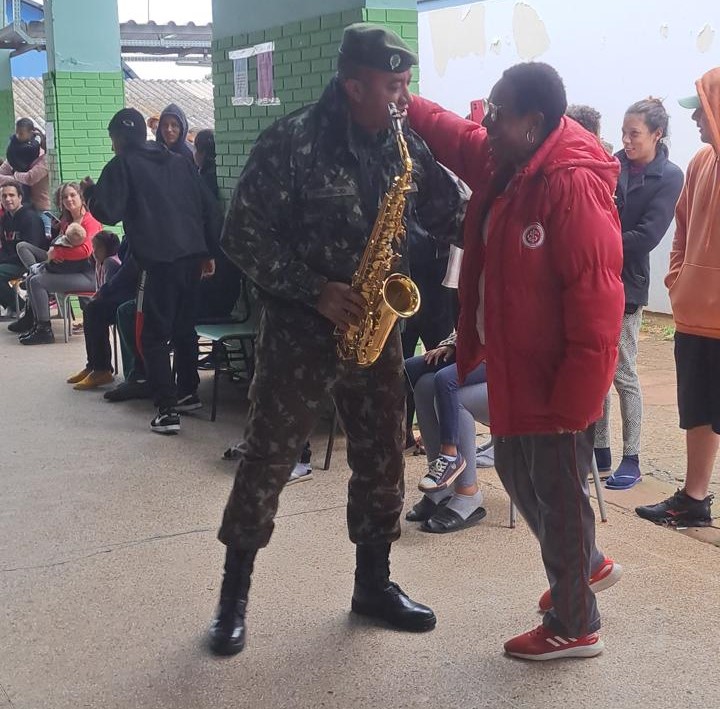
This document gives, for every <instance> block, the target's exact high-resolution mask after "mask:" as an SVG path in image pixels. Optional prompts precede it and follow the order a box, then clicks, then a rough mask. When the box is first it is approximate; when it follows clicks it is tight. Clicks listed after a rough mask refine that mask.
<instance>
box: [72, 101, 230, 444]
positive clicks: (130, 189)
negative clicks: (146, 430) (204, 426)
mask: <svg viewBox="0 0 720 709" xmlns="http://www.w3.org/2000/svg"><path fill="white" fill-rule="evenodd" d="M108 132H109V134H110V139H111V141H112V146H113V151H114V152H115V157H114V158H113V159H112V160H111V161H110V162H109V163H108V164H107V165H106V166H105V167H104V168H103V171H102V173H101V175H100V178H99V179H98V181H97V184H93V183H92V180H90V178H89V177H88V178H86V179H85V180H84V181H83V192H84V195H85V199H86V201H87V204H88V208H89V209H90V211H91V213H92V214H93V215H94V216H95V217H96V218H97V219H98V220H100V221H101V222H102V223H103V224H117V223H118V222H119V221H122V222H123V225H124V227H125V238H126V239H128V241H129V243H130V251H131V252H132V254H133V256H134V258H135V260H136V261H137V263H138V265H139V266H140V268H141V271H142V272H141V275H140V286H139V291H138V298H137V329H138V339H139V345H140V349H141V353H142V357H143V360H144V362H145V368H146V371H147V379H148V383H149V385H150V389H151V391H152V395H153V398H154V399H155V404H156V406H157V407H158V413H157V416H155V418H154V419H153V420H152V422H151V423H150V427H151V429H152V430H153V431H155V432H156V433H177V432H178V431H179V430H180V419H179V416H178V413H179V412H183V411H192V410H194V409H198V408H200V407H201V406H202V404H201V402H200V399H199V398H198V395H197V387H198V383H199V379H198V374H197V358H198V349H197V337H196V335H195V320H196V309H197V301H198V290H199V287H200V279H201V277H202V276H210V275H212V274H213V272H214V269H215V262H214V260H213V256H214V254H215V252H216V251H217V249H218V244H217V242H218V237H219V231H220V216H219V211H218V207H217V204H216V202H215V200H214V199H213V197H212V195H210V193H209V191H208V190H207V189H206V188H205V186H204V185H203V184H202V181H201V179H200V177H199V175H198V174H197V170H196V169H195V166H194V164H193V163H191V162H190V161H189V160H187V159H186V158H184V157H182V156H179V155H177V154H175V153H173V152H170V151H169V150H167V149H166V148H165V147H163V146H162V145H160V144H159V143H157V142H154V141H147V140H146V126H145V119H144V118H143V117H142V115H141V114H140V113H139V111H136V110H135V109H134V108H124V109H122V110H120V111H118V112H117V113H116V114H115V115H114V116H113V117H112V119H111V120H110V124H109V125H108ZM171 345H172V348H173V351H174V360H173V368H174V369H175V370H176V372H177V385H176V383H175V378H174V376H173V368H171V366H170V346H171Z"/></svg>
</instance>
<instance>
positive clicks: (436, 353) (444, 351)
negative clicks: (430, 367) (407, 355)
mask: <svg viewBox="0 0 720 709" xmlns="http://www.w3.org/2000/svg"><path fill="white" fill-rule="evenodd" d="M454 354H455V348H454V347H453V346H452V345H443V346H442V347H436V348H435V349H434V350H429V351H428V352H426V353H425V361H426V362H427V363H428V364H440V362H447V361H448V359H450V357H452V356H453V355H454Z"/></svg>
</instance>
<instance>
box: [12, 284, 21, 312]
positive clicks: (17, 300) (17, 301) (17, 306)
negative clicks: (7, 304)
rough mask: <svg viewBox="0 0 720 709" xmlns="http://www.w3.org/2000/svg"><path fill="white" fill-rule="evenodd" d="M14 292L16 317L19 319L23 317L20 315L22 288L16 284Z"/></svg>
mask: <svg viewBox="0 0 720 709" xmlns="http://www.w3.org/2000/svg"><path fill="white" fill-rule="evenodd" d="M13 291H15V313H16V317H18V318H19V317H20V316H21V313H20V288H19V287H18V285H17V284H15V285H14V286H13Z"/></svg>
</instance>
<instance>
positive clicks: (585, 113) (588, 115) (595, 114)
mask: <svg viewBox="0 0 720 709" xmlns="http://www.w3.org/2000/svg"><path fill="white" fill-rule="evenodd" d="M565 113H566V114H567V115H568V116H570V118H572V119H573V120H574V121H577V122H578V123H579V124H580V125H581V126H582V127H583V128H584V129H585V130H587V131H590V132H591V133H592V134H593V135H597V136H599V135H600V120H601V118H602V116H601V115H600V111H598V110H597V109H595V108H593V107H592V106H584V105H580V104H577V103H573V104H571V105H570V106H568V107H567V111H566V112H565Z"/></svg>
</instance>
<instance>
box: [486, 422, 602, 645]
mask: <svg viewBox="0 0 720 709" xmlns="http://www.w3.org/2000/svg"><path fill="white" fill-rule="evenodd" d="M594 441H595V425H594V424H593V425H592V426H590V427H589V428H588V429H587V430H585V431H581V432H579V433H551V434H537V435H529V436H500V437H497V438H495V469H496V470H497V472H498V475H499V476H500V480H501V481H502V484H503V486H504V487H505V489H506V490H507V492H508V495H510V497H511V498H512V500H513V502H515V504H516V505H517V508H518V510H520V514H521V515H522V516H523V517H524V518H525V521H526V522H527V524H528V526H529V527H530V530H531V531H532V533H533V534H534V535H535V536H536V537H537V539H538V541H539V542H540V551H541V553H542V559H543V564H544V565H545V573H546V574H547V578H548V581H549V583H550V594H551V596H552V601H553V609H552V610H551V611H550V612H549V613H546V614H545V618H544V619H543V622H544V624H545V625H546V626H547V627H549V628H550V629H551V630H553V631H554V632H557V633H558V634H561V635H565V636H570V637H575V638H579V637H581V636H583V635H587V634H588V633H591V632H594V631H596V630H597V629H598V628H599V627H600V614H599V613H598V609H597V604H596V603H595V594H593V592H592V591H591V590H590V585H589V579H590V575H591V573H592V572H593V571H596V570H597V569H598V568H599V567H600V566H601V564H602V562H603V555H602V554H601V553H600V552H599V551H598V549H597V547H596V546H595V514H594V512H593V509H592V506H591V505H590V491H589V489H588V473H589V472H590V469H591V464H592V455H593V445H594Z"/></svg>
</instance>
